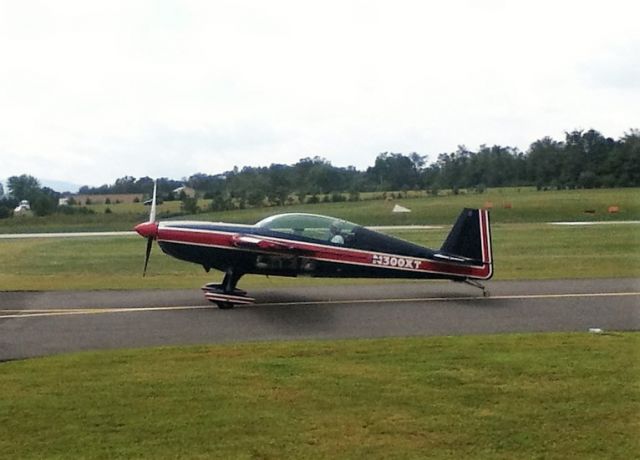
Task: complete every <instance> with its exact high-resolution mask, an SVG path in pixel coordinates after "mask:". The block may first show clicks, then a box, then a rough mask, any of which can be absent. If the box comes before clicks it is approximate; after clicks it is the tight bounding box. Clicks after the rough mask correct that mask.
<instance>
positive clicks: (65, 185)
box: [38, 178, 81, 193]
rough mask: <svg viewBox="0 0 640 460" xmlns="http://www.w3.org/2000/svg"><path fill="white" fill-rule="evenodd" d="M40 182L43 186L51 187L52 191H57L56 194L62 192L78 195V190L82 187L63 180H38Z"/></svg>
mask: <svg viewBox="0 0 640 460" xmlns="http://www.w3.org/2000/svg"><path fill="white" fill-rule="evenodd" d="M38 180H39V181H40V185H41V186H43V187H49V188H50V189H52V190H55V191H56V192H61V193H62V192H71V193H78V190H79V189H80V187H81V185H78V184H74V183H72V182H65V181H61V180H53V179H42V178H38Z"/></svg>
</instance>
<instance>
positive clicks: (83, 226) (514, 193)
mask: <svg viewBox="0 0 640 460" xmlns="http://www.w3.org/2000/svg"><path fill="white" fill-rule="evenodd" d="M395 204H401V205H402V206H405V207H408V208H409V209H411V210H412V211H413V212H411V213H408V214H393V213H392V212H391V210H392V209H393V207H394V205H395ZM178 205H179V203H177V202H167V203H165V204H163V205H161V206H160V207H159V218H161V219H162V218H164V217H163V213H167V212H175V211H176V209H177V208H176V206H178ZM200 205H201V206H202V207H203V208H205V207H206V206H207V202H206V201H204V200H201V202H200ZM486 205H490V206H491V210H492V220H493V222H495V223H536V222H551V221H564V220H568V221H580V220H640V189H638V188H628V189H599V190H561V191H547V192H542V191H536V190H535V189H532V188H504V189H490V190H487V191H486V192H485V193H482V194H460V195H448V196H438V197H431V196H423V197H414V198H404V199H395V200H392V201H385V200H366V201H360V202H356V203H351V202H348V203H320V204H314V205H292V206H280V207H271V208H253V209H244V210H235V211H226V212H216V213H203V214H197V215H195V216H186V217H181V219H185V218H195V219H199V220H212V221H225V222H238V223H255V222H257V221H258V220H260V219H262V218H264V217H267V216H270V215H273V214H277V213H282V212H309V213H315V214H327V215H331V216H335V217H340V218H343V219H346V220H349V221H353V222H356V223H359V224H362V225H408V224H445V225H450V224H452V223H453V221H454V220H455V218H456V217H457V215H458V213H459V212H460V210H461V209H462V208H463V207H484V206H486ZM613 205H615V206H618V207H619V209H620V212H618V213H616V214H610V213H608V212H607V210H608V208H609V206H613ZM101 206H102V207H101ZM506 206H509V207H506ZM94 207H95V210H96V211H97V213H96V214H93V215H76V216H65V215H55V216H48V217H45V218H38V217H24V218H12V219H0V233H14V232H18V233H21V232H59V231H88V230H94V231H107V230H130V229H131V228H133V226H134V225H135V224H137V223H139V222H143V221H145V220H147V218H148V215H149V208H148V207H145V206H143V205H142V204H140V203H138V204H118V205H111V206H109V207H110V209H111V210H112V211H113V213H112V214H104V207H105V206H104V205H95V206H94ZM585 211H594V212H593V213H585Z"/></svg>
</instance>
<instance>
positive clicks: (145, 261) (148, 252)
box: [142, 236, 153, 278]
mask: <svg viewBox="0 0 640 460" xmlns="http://www.w3.org/2000/svg"><path fill="white" fill-rule="evenodd" d="M152 244H153V237H152V236H150V237H148V238H147V253H146V255H145V257H144V269H143V270H142V277H143V278H144V276H145V275H146V274H147V264H148V263H149V256H150V255H151V245H152Z"/></svg>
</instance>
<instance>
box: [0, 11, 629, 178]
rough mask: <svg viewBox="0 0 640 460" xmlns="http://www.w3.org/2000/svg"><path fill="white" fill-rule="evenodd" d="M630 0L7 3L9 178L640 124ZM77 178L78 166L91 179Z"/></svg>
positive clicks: (369, 155)
mask: <svg viewBox="0 0 640 460" xmlns="http://www.w3.org/2000/svg"><path fill="white" fill-rule="evenodd" d="M639 12H640V6H636V2H634V1H632V0H628V1H624V0H613V1H610V2H607V3H606V4H603V3H602V2H595V1H582V2H579V1H574V0H571V1H563V2H552V1H548V0H544V1H536V2H533V1H530V2H506V1H498V0H494V1H484V2H476V1H470V0H468V1H463V0H458V1H452V2H430V1H427V2H423V1H393V2H392V1H326V2H300V1H270V2H260V1H257V0H256V1H216V2H207V1H184V2H178V1H161V2H153V1H133V2H132V1H120V2H118V1H104V2H85V1H58V2H34V1H23V2H10V1H6V2H3V1H1V0H0V60H1V62H3V68H2V72H0V123H1V124H2V127H3V130H2V131H3V134H2V135H1V136H0V159H1V163H2V166H0V168H1V169H0V176H8V175H12V174H20V173H23V172H27V173H31V174H35V175H38V176H41V177H50V176H51V175H55V178H58V179H64V180H70V181H74V182H87V183H92V184H99V183H104V182H111V181H113V180H114V179H115V178H116V177H119V176H122V175H126V174H129V175H135V176H142V175H159V176H169V177H181V176H185V175H189V174H191V173H194V172H197V171H202V172H210V173H215V172H221V171H223V170H227V169H230V168H231V167H233V165H236V164H237V165H239V166H242V165H258V164H260V165H265V164H269V163H271V162H283V163H291V162H294V161H296V160H297V159H299V158H301V157H304V156H313V155H322V156H325V157H326V158H328V159H330V160H331V161H332V162H333V163H334V164H338V165H344V166H346V165H348V164H354V165H356V166H358V167H365V166H366V165H369V164H371V163H372V162H373V159H374V157H375V155H377V154H378V153H379V152H383V151H394V152H405V153H409V152H412V151H417V152H419V153H421V154H430V155H431V158H432V159H434V158H435V155H437V154H438V153H440V152H442V151H451V150H454V149H455V148H456V146H457V145H458V144H466V145H467V146H470V147H474V146H477V145H478V144H480V143H488V144H491V143H500V144H507V145H516V146H518V147H520V148H522V149H526V147H527V146H528V144H529V143H530V142H532V141H533V140H535V139H537V138H539V137H541V136H544V135H552V136H556V137H561V136H562V133H563V131H565V130H571V129H574V128H577V127H582V128H591V127H593V128H596V129H599V130H601V131H603V132H604V133H605V134H606V135H609V136H619V135H621V134H622V133H623V132H624V131H625V130H627V129H628V128H630V127H633V126H634V123H635V124H636V125H637V123H638V121H637V120H639V119H640V116H639V115H640V113H639V111H640V109H638V107H640V105H639V102H640V100H639V95H638V93H639V91H638V87H637V81H638V78H637V69H638V68H640V55H639V54H638V53H637V52H635V51H637V50H638V45H637V44H638V43H640V34H639V32H638V28H637V26H636V24H635V22H636V20H635V18H637V17H638V13H639ZM78 171H82V175H81V178H78Z"/></svg>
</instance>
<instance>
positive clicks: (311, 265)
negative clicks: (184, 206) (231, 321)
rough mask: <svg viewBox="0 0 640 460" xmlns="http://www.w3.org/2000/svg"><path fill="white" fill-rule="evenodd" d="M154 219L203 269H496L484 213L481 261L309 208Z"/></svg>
mask: <svg viewBox="0 0 640 460" xmlns="http://www.w3.org/2000/svg"><path fill="white" fill-rule="evenodd" d="M481 218H482V217H481ZM278 219H279V220H278ZM332 221H334V222H339V224H340V225H339V226H341V227H342V228H340V229H338V230H337V231H340V233H341V236H342V238H341V240H342V241H343V242H342V243H335V242H332V241H331V240H332V239H334V238H333V234H332V232H333V231H334V229H333V223H332ZM144 225H149V226H151V223H149V224H142V226H144ZM153 225H155V226H156V227H155V228H154V229H153V230H155V231H154V232H153V233H154V235H153V236H155V238H156V240H157V242H158V244H159V246H160V248H161V249H162V251H164V252H165V253H166V254H168V255H171V256H173V257H175V258H178V259H181V260H184V261H188V262H192V263H196V264H199V265H201V266H203V267H204V268H205V270H207V271H208V270H210V269H211V268H214V269H217V270H221V271H227V270H229V269H230V268H231V269H233V270H234V271H236V272H237V273H243V274H249V273H253V274H264V275H275V276H313V277H345V278H347V277H348V278H446V279H454V280H464V279H479V280H481V279H489V278H490V277H491V275H492V271H493V270H492V263H491V260H490V254H491V248H490V244H491V242H490V237H489V234H488V228H489V224H488V218H487V221H486V222H480V225H481V226H484V227H483V228H485V229H486V234H484V237H483V238H484V239H483V241H482V242H481V244H482V245H483V247H482V249H483V252H482V254H483V256H482V258H481V259H478V260H475V259H469V258H466V257H460V256H456V255H455V254H447V253H445V252H443V251H439V250H434V249H429V248H425V247H422V246H419V245H416V244H414V243H410V242H407V241H404V240H401V239H398V238H394V237H391V236H389V235H385V234H382V233H379V232H375V231H373V230H370V229H367V228H365V227H362V226H359V225H355V224H351V223H348V222H345V221H337V220H335V219H333V218H330V217H325V216H314V215H308V214H284V215H280V216H275V217H274V218H271V219H266V220H265V221H262V222H259V223H258V224H256V225H239V224H227V223H214V222H199V221H163V222H159V223H157V224H153ZM138 231H139V233H141V232H140V230H138ZM149 232H151V227H149ZM141 234H143V233H141ZM149 235H151V233H149ZM143 236H146V235H144V234H143ZM485 254H486V257H485Z"/></svg>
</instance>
